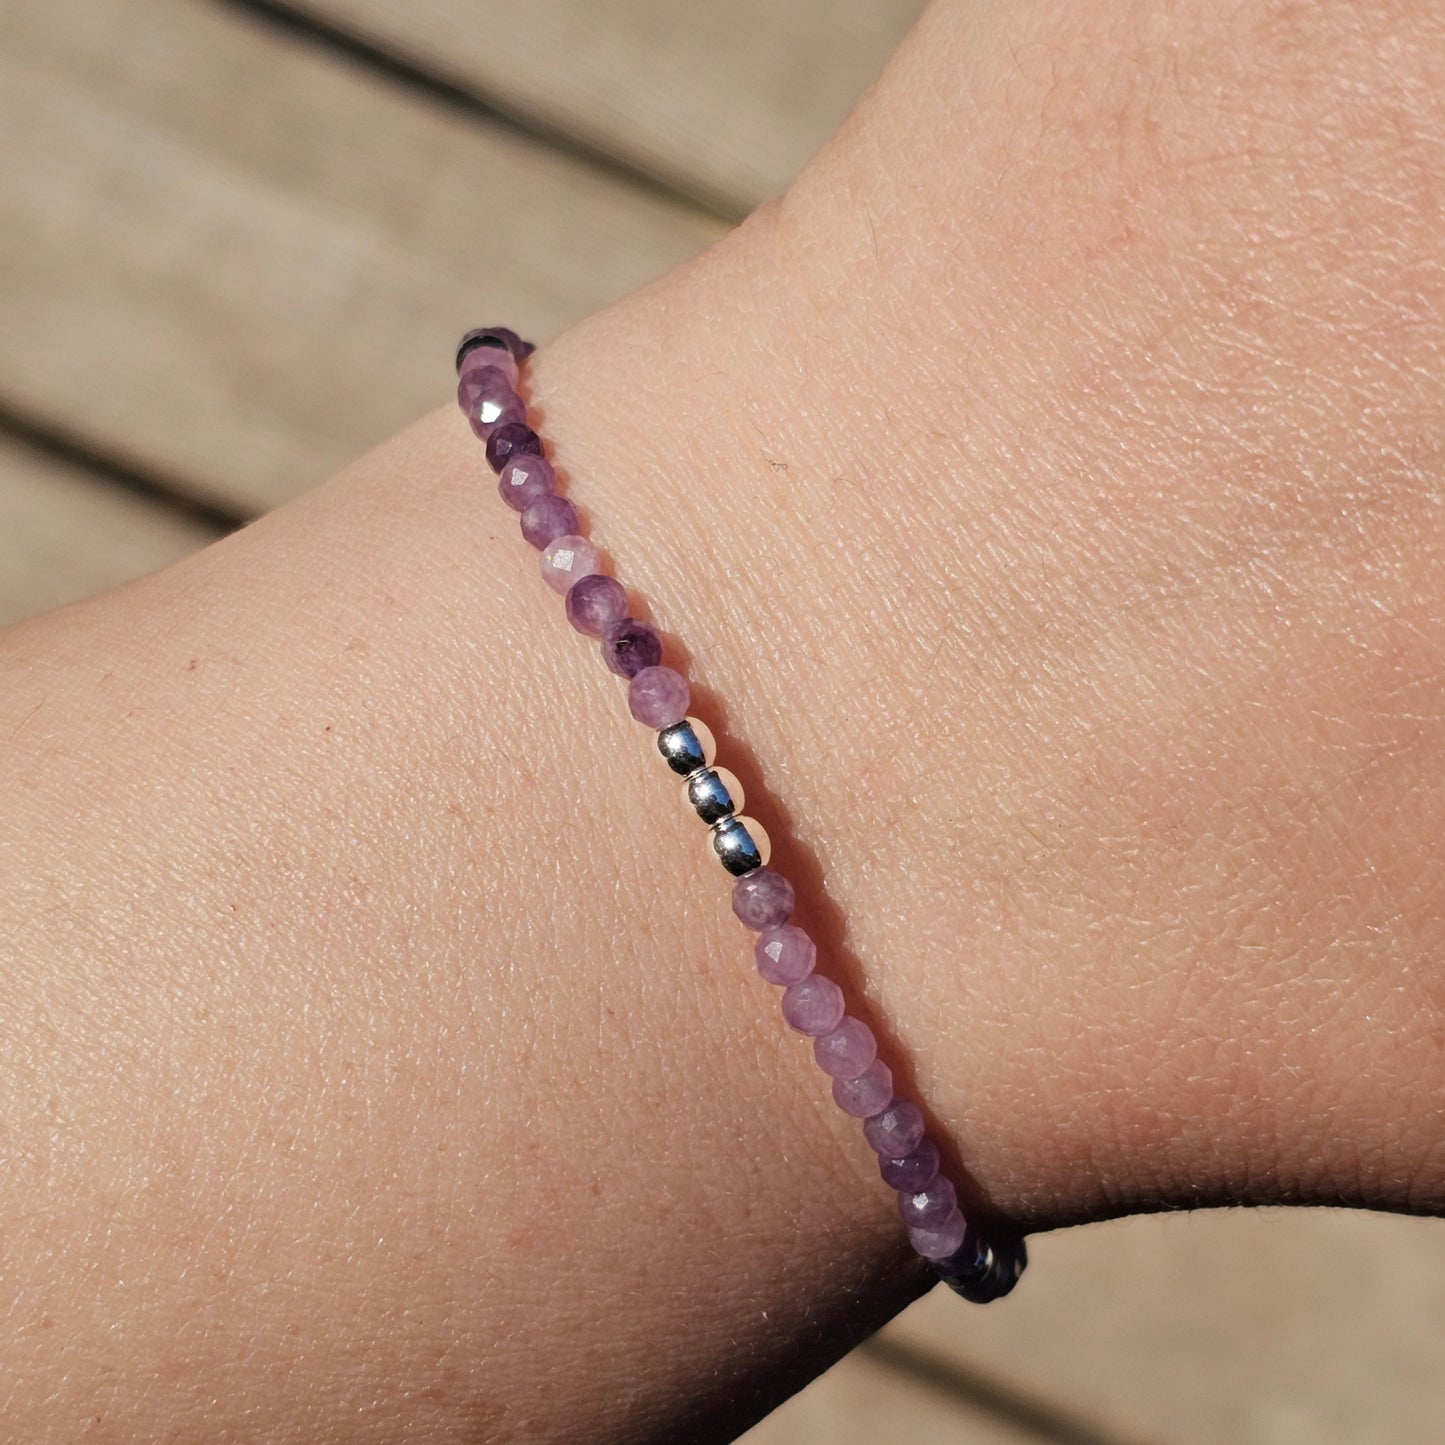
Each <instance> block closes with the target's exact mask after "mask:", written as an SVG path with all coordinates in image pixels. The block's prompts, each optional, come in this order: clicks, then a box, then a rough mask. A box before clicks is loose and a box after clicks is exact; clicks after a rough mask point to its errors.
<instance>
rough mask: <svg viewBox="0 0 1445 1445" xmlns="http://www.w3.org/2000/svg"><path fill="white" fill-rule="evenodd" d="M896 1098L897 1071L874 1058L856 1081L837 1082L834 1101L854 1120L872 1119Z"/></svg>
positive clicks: (842, 1080)
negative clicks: (894, 1090)
mask: <svg viewBox="0 0 1445 1445" xmlns="http://www.w3.org/2000/svg"><path fill="white" fill-rule="evenodd" d="M892 1098H893V1070H892V1069H890V1068H889V1067H888V1065H887V1064H885V1063H884V1062H883V1060H882V1059H874V1060H873V1062H872V1063H871V1064H869V1065H868V1067H867V1068H866V1069H864V1070H863V1072H862V1073H861V1074H859V1075H858V1077H857V1078H856V1079H834V1080H833V1102H834V1103H835V1104H836V1105H837V1106H838V1107H839V1108H840V1109H841V1110H842V1111H843V1112H844V1113H845V1114H848V1115H850V1116H851V1117H852V1118H854V1119H871V1118H872V1117H873V1115H874V1114H877V1113H881V1112H882V1111H883V1110H884V1109H886V1108H887V1107H888V1103H889V1100H891V1099H892Z"/></svg>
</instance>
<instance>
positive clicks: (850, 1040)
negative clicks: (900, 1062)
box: [813, 1018, 878, 1079]
mask: <svg viewBox="0 0 1445 1445" xmlns="http://www.w3.org/2000/svg"><path fill="white" fill-rule="evenodd" d="M813 1057H814V1058H815V1059H816V1060H817V1061H818V1067H819V1068H820V1069H822V1071H823V1072H824V1073H825V1074H828V1075H830V1076H831V1077H833V1078H835V1079H856V1078H857V1077H858V1075H859V1074H861V1073H862V1072H863V1070H864V1069H866V1068H867V1067H868V1065H869V1064H871V1063H872V1062H873V1060H874V1059H876V1058H877V1057H878V1043H877V1040H876V1039H874V1037H873V1030H872V1029H870V1028H869V1027H868V1025H867V1024H865V1023H864V1022H863V1020H862V1019H855V1018H845V1019H843V1021H842V1022H841V1023H840V1024H839V1025H838V1027H837V1028H835V1029H834V1030H833V1032H832V1033H829V1034H823V1035H822V1036H821V1037H820V1038H818V1039H815V1040H814V1042H813Z"/></svg>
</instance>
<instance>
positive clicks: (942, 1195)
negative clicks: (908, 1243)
mask: <svg viewBox="0 0 1445 1445" xmlns="http://www.w3.org/2000/svg"><path fill="white" fill-rule="evenodd" d="M957 1208H958V1191H957V1190H956V1189H955V1188H954V1187H953V1183H952V1181H951V1180H949V1179H946V1178H944V1176H943V1175H942V1174H937V1175H935V1176H934V1177H933V1178H932V1179H931V1180H930V1181H929V1182H928V1183H927V1184H925V1185H924V1186H923V1188H922V1189H914V1190H909V1191H907V1192H903V1191H900V1192H899V1195H898V1217H899V1218H900V1219H901V1220H902V1221H903V1222H904V1224H906V1225H907V1226H908V1227H909V1228H910V1229H937V1228H938V1226H939V1225H940V1224H942V1223H943V1222H944V1220H946V1219H947V1218H948V1216H949V1215H950V1214H952V1213H953V1211H954V1210H955V1209H957ZM951 1252H952V1251H950V1253H951Z"/></svg>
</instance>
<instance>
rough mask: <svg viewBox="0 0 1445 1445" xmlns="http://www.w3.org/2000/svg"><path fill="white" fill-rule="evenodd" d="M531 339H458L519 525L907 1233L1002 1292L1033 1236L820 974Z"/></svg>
mask: <svg viewBox="0 0 1445 1445" xmlns="http://www.w3.org/2000/svg"><path fill="white" fill-rule="evenodd" d="M533 350H534V348H533V346H532V345H531V343H530V342H526V341H523V340H522V338H521V337H520V336H518V335H517V333H516V332H515V331H511V330H509V329H508V328H507V327H505V326H492V327H486V328H480V329H478V330H475V331H468V332H467V333H466V335H465V336H463V337H462V340H461V344H460V346H459V347H458V349H457V373H458V376H459V381H458V383H457V401H458V402H459V403H460V405H461V408H462V410H463V411H464V412H465V413H466V416H467V419H468V420H469V421H470V422H471V426H472V430H473V431H474V432H475V433H476V434H477V436H478V437H480V438H481V440H482V441H483V442H485V443H486V448H487V461H488V462H489V463H490V464H491V467H492V470H493V471H495V472H497V473H498V474H499V476H500V481H499V484H498V485H499V490H500V491H501V495H502V500H503V501H504V502H505V503H506V504H507V505H508V506H509V507H511V508H513V510H515V511H518V512H520V513H521V522H522V535H523V536H524V537H525V538H526V539H527V541H528V542H530V543H531V544H532V546H534V547H536V548H538V549H539V550H540V551H541V553H542V576H543V578H544V579H545V580H546V582H547V583H548V585H549V586H550V587H552V588H553V590H554V591H557V592H560V593H564V594H565V596H566V609H567V620H568V621H569V622H570V623H571V624H572V626H573V627H575V628H576V629H577V631H578V632H581V633H583V634H584V635H585V636H587V637H595V638H598V639H600V641H601V643H602V660H603V661H604V662H605V663H606V664H607V666H608V668H610V669H611V671H613V672H615V673H616V674H618V676H620V677H624V678H626V679H627V680H628V687H627V705H628V707H629V708H630V710H631V712H632V716H633V717H635V718H636V719H637V720H638V722H640V723H644V724H645V725H646V726H648V727H650V728H653V729H655V730H656V732H657V746H658V750H659V751H660V752H661V754H662V756H663V758H664V759H665V760H666V762H667V765H668V767H670V768H671V769H672V770H673V772H675V773H677V774H678V775H680V776H681V777H682V778H683V780H684V784H683V786H684V788H685V791H686V794H687V801H688V803H689V805H690V806H691V807H692V808H694V809H695V810H696V811H697V814H698V816H699V817H700V818H701V819H702V821H703V822H704V823H706V824H707V825H708V829H709V833H710V837H711V840H712V847H713V851H714V852H715V853H716V854H717V857H718V859H719V861H720V862H721V863H722V866H723V867H724V868H725V869H727V871H728V872H729V873H730V874H732V875H733V876H734V877H735V878H736V879H737V881H736V883H735V884H734V885H733V899H732V903H733V912H734V913H735V914H736V915H737V917H738V920H739V921H740V922H741V923H742V924H743V925H744V927H746V928H749V929H751V930H752V931H753V932H754V933H756V934H758V939H757V943H756V946H755V953H756V957H757V965H758V972H759V973H760V974H762V976H763V977H764V978H765V979H766V980H767V981H768V982H769V983H773V984H777V985H779V986H781V987H782V989H783V1000H782V1003H783V1017H784V1018H785V1019H786V1020H787V1021H788V1023H789V1024H790V1025H791V1026H792V1027H793V1028H794V1029H796V1030H797V1031H798V1032H799V1033H801V1034H805V1035H807V1036H809V1037H811V1038H812V1040H813V1054H814V1057H815V1058H816V1059H817V1061H818V1064H819V1066H820V1067H821V1068H822V1070H823V1072H824V1073H826V1074H828V1075H830V1076H831V1077H832V1080H833V1098H834V1101H835V1102H836V1103H837V1105H838V1107H839V1108H840V1109H842V1110H843V1112H844V1113H846V1114H850V1115H852V1116H853V1117H854V1118H857V1119H861V1120H862V1121H863V1134H864V1137H865V1138H866V1139H867V1141H868V1143H869V1144H870V1145H872V1147H873V1149H874V1151H875V1152H876V1153H877V1155H878V1162H879V1171H880V1172H881V1174H882V1176H883V1179H884V1181H885V1182H886V1183H887V1184H888V1185H890V1186H891V1187H892V1188H893V1189H894V1190H896V1191H897V1193H898V1213H899V1215H900V1217H901V1218H902V1220H903V1222H904V1224H905V1225H906V1226H907V1228H908V1239H909V1242H910V1243H911V1244H912V1246H913V1248H914V1249H915V1250H916V1251H917V1252H918V1253H919V1254H920V1255H921V1256H922V1257H923V1258H924V1260H926V1261H927V1263H928V1264H929V1266H930V1267H931V1268H932V1269H933V1271H934V1272H935V1273H936V1274H937V1275H938V1277H939V1278H940V1279H942V1280H943V1281H944V1282H945V1283H946V1284H948V1285H949V1286H950V1287H951V1288H952V1289H954V1290H955V1291H957V1293H959V1294H960V1295H962V1296H963V1297H964V1298H965V1299H969V1300H974V1301H976V1302H978V1303H985V1302H987V1301H989V1300H993V1299H998V1298H999V1297H1000V1296H1002V1295H1005V1294H1007V1293H1008V1292H1009V1290H1011V1289H1012V1288H1013V1287H1014V1285H1015V1283H1017V1281H1018V1278H1019V1275H1020V1274H1021V1273H1022V1272H1023V1269H1024V1265H1025V1264H1026V1263H1027V1262H1028V1256H1027V1253H1026V1251H1025V1248H1024V1242H1023V1238H1022V1237H1021V1236H1018V1235H1011V1236H1003V1235H998V1236H996V1237H993V1238H985V1237H984V1235H983V1233H982V1232H981V1231H980V1230H978V1229H977V1228H976V1227H975V1226H974V1225H972V1224H968V1223H965V1221H964V1217H963V1214H962V1212H961V1211H960V1210H959V1207H958V1194H957V1190H956V1189H955V1188H954V1185H953V1183H952V1181H951V1180H949V1179H948V1178H947V1177H946V1176H945V1175H943V1174H942V1173H940V1172H939V1163H940V1159H939V1150H938V1145H937V1144H935V1143H934V1142H933V1140H932V1139H930V1138H928V1136H927V1134H926V1133H925V1132H924V1121H923V1115H922V1112H921V1111H920V1110H919V1108H918V1105H917V1104H915V1103H914V1102H913V1101H912V1100H910V1099H906V1098H903V1097H902V1096H900V1095H899V1094H896V1093H895V1092H894V1089H893V1075H892V1072H891V1071H890V1070H889V1068H888V1066H887V1065H886V1064H885V1063H884V1062H883V1061H882V1060H881V1059H880V1058H879V1057H878V1047H877V1043H876V1041H875V1039H874V1037H873V1032H872V1030H871V1029H869V1027H868V1025H867V1024H865V1023H864V1022H863V1021H862V1020H861V1019H856V1018H852V1017H850V1016H849V1015H848V1014H847V1013H845V1012H844V1004H843V992H842V990H841V989H840V988H839V987H838V985H837V984H836V983H834V982H833V981H832V979H830V978H826V977H824V976H823V975H822V974H820V973H817V972H815V971H814V962H815V959H816V955H817V949H816V946H815V945H814V943H813V940H812V939H811V938H810V937H809V936H808V935H807V933H805V932H804V931H803V930H802V929H801V928H799V927H798V926H797V925H796V924H794V923H791V922H790V921H789V919H790V918H791V916H792V912H793V902H794V895H793V885H792V884H791V883H790V882H789V881H788V880H787V878H785V877H784V876H783V875H782V874H781V873H779V872H777V871H776V870H775V869H772V868H769V867H768V866H767V864H768V857H769V852H770V847H769V842H768V837H767V834H766V833H765V832H764V831H763V829H762V827H761V825H760V824H758V823H757V822H755V821H754V820H753V819H752V818H748V817H743V816H741V815H740V813H739V811H738V810H739V809H740V808H741V807H742V803H743V791H742V788H741V787H740V786H739V785H738V780H737V779H736V778H735V777H734V776H733V775H732V773H730V772H729V771H728V770H727V769H726V768H719V767H715V766H714V762H715V759H716V756H717V750H716V746H715V743H714V741H713V736H712V733H711V731H710V730H709V729H708V727H707V725H706V724H705V723H703V722H701V721H700V720H699V719H697V718H695V717H689V716H688V715H687V709H688V704H689V702H690V693H689V689H688V684H687V680H686V679H685V678H684V677H683V676H682V675H681V674H680V673H679V672H676V671H675V670H674V669H673V668H670V667H664V666H662V665H661V662H662V639H661V638H660V637H659V636H658V634H657V631H656V630H655V629H654V628H653V627H651V626H650V625H649V624H648V623H646V622H643V621H640V620H639V619H638V618H635V617H630V616H628V615H627V594H626V592H625V591H624V590H623V587H622V584H621V583H619V582H618V581H617V580H616V579H615V578H612V577H608V576H606V575H604V574H603V572H602V571H601V559H600V557H599V556H598V553H597V549H596V547H594V546H593V545H592V543H591V542H589V541H588V540H587V538H585V537H583V536H581V535H579V530H580V529H579V523H578V517H577V509H576V508H575V507H574V506H573V505H572V503H571V502H570V501H568V500H567V498H566V497H563V496H560V495H559V494H558V492H557V490H556V482H557V479H556V475H555V473H554V471H553V469H552V465H551V463H550V462H548V461H547V459H546V457H545V456H544V455H543V454H542V440H541V438H540V437H539V436H538V435H537V433H536V432H535V431H533V430H532V428H531V427H530V426H528V424H527V408H526V405H525V403H524V402H523V400H522V398H521V397H520V396H519V395H518V391H517V387H518V381H519V376H520V367H521V365H522V363H523V362H524V361H525V360H526V359H527V357H528V356H530V355H531V354H532V351H533Z"/></svg>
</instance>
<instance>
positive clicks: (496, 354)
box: [457, 346, 521, 390]
mask: <svg viewBox="0 0 1445 1445" xmlns="http://www.w3.org/2000/svg"><path fill="white" fill-rule="evenodd" d="M489 366H494V367H496V369H497V370H498V371H500V372H501V373H502V375H503V376H505V377H506V378H507V382H508V384H509V385H510V386H511V387H512V389H513V390H515V389H516V386H517V382H518V380H519V379H520V377H521V372H520V370H519V369H518V367H517V359H516V357H514V356H513V355H512V353H511V352H510V351H508V350H507V349H506V347H504V346H474V347H472V349H471V350H470V351H468V352H467V354H466V355H465V356H463V357H462V364H461V365H460V366H459V367H458V368H457V375H458V376H459V377H460V378H461V379H462V380H463V381H465V380H466V378H467V377H468V376H469V375H471V374H473V373H475V372H478V371H484V370H485V369H486V368H487V367H489Z"/></svg>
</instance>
